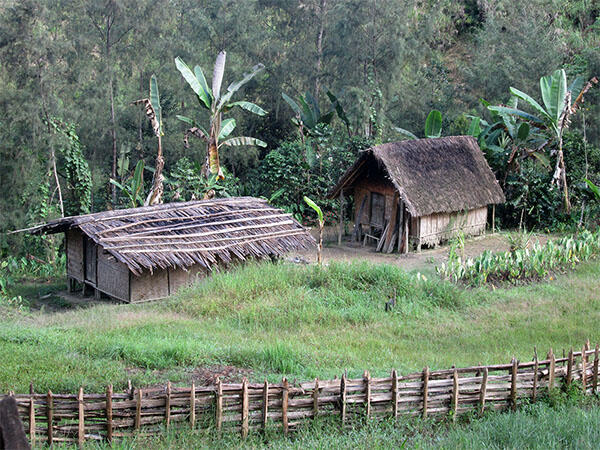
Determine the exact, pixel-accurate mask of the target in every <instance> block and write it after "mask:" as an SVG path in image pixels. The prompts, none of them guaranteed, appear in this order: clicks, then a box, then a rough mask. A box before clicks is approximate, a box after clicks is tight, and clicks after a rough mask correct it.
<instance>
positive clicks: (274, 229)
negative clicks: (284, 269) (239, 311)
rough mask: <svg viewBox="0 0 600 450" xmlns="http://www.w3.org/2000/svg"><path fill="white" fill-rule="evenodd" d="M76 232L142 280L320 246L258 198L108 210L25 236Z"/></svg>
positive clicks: (39, 228) (50, 224)
mask: <svg viewBox="0 0 600 450" xmlns="http://www.w3.org/2000/svg"><path fill="white" fill-rule="evenodd" d="M75 228H78V229H80V230H81V231H83V233H85V235H87V236H88V237H89V238H90V239H92V240H93V241H94V242H95V243H96V244H98V245H99V246H100V247H102V248H103V249H104V250H106V251H107V252H108V253H110V254H111V255H113V256H114V257H115V258H116V259H117V261H120V262H122V263H124V264H126V265H127V267H128V268H129V270H131V271H132V272H133V273H135V274H136V275H140V274H141V273H142V271H143V270H144V269H148V270H150V271H152V270H153V269H156V268H162V269H164V268H167V267H173V268H177V267H179V268H183V269H185V268H187V267H190V266H193V265H195V264H199V265H201V266H202V267H204V268H206V269H209V270H210V269H211V268H212V267H213V266H214V265H215V264H217V263H221V264H229V263H230V262H232V261H233V260H236V259H237V260H245V259H248V258H269V257H278V256H282V255H283V254H285V253H287V252H289V251H291V250H297V249H299V248H302V249H307V248H310V247H312V246H314V244H315V242H314V239H313V238H312V237H311V236H310V234H309V233H308V232H307V230H306V229H305V228H303V227H302V226H301V225H300V224H299V223H298V222H296V220H294V219H293V218H292V216H291V215H290V214H286V213H284V212H283V211H281V210H280V209H278V208H274V207H272V206H270V205H269V204H268V203H267V202H266V200H262V199H257V198H252V197H235V198H227V199H213V200H202V201H191V202H184V203H169V204H164V205H155V206H147V207H142V208H131V209H123V210H115V211H105V212H99V213H94V214H88V215H84V216H74V217H65V218H62V219H57V220H54V221H51V222H48V223H47V224H44V225H39V226H36V227H33V228H29V229H27V230H21V231H28V232H31V233H60V232H66V231H68V230H71V229H75Z"/></svg>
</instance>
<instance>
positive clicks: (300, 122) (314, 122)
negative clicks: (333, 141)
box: [281, 91, 350, 139]
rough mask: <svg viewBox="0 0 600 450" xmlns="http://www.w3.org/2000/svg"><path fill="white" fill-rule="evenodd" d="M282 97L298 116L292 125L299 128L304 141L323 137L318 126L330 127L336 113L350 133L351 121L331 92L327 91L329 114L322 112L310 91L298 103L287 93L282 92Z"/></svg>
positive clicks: (301, 96)
mask: <svg viewBox="0 0 600 450" xmlns="http://www.w3.org/2000/svg"><path fill="white" fill-rule="evenodd" d="M281 96H282V97H283V99H284V100H285V101H286V103H287V104H288V105H290V108H292V111H294V113H295V114H296V117H294V118H293V119H292V123H293V124H294V125H296V126H297V127H298V131H299V133H300V136H301V137H302V139H304V136H305V135H310V136H322V135H323V133H322V132H321V130H320V128H319V126H318V125H330V124H331V121H332V120H333V116H334V114H336V113H337V115H338V117H339V118H340V119H341V120H342V122H344V124H345V125H346V128H347V130H348V133H350V121H349V120H348V117H347V116H346V113H345V111H344V108H343V107H342V105H341V104H340V102H339V101H338V99H337V97H336V96H335V95H334V94H333V93H332V92H331V91H327V97H328V98H329V101H330V102H331V105H330V106H329V109H328V110H327V112H323V111H321V108H319V102H318V101H317V99H316V98H315V97H314V96H313V95H312V94H311V93H310V92H308V91H307V92H306V93H305V94H304V95H300V96H299V97H298V101H297V102H296V101H295V100H294V99H292V98H291V97H290V96H289V95H287V94H286V93H285V92H282V93H281Z"/></svg>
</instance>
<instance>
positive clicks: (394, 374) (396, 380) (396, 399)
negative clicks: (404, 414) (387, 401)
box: [392, 369, 398, 419]
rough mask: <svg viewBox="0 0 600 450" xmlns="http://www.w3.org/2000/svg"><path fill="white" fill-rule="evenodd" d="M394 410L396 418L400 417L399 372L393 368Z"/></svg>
mask: <svg viewBox="0 0 600 450" xmlns="http://www.w3.org/2000/svg"><path fill="white" fill-rule="evenodd" d="M392 411H393V412H394V419H397V418H398V373H397V372H396V369H392Z"/></svg>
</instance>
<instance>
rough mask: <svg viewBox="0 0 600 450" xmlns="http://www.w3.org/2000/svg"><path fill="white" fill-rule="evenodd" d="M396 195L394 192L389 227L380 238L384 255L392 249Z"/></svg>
mask: <svg viewBox="0 0 600 450" xmlns="http://www.w3.org/2000/svg"><path fill="white" fill-rule="evenodd" d="M397 219H398V193H397V192H394V198H393V200H392V212H391V214H390V222H389V224H390V226H389V230H388V232H387V234H384V235H382V236H381V238H382V239H385V243H384V244H383V248H382V251H383V252H385V253H391V249H392V248H393V247H394V239H393V236H394V235H396V229H397V228H398V221H397Z"/></svg>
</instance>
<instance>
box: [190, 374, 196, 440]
mask: <svg viewBox="0 0 600 450" xmlns="http://www.w3.org/2000/svg"><path fill="white" fill-rule="evenodd" d="M190 427H191V428H192V430H193V429H194V428H196V383H194V382H193V381H192V387H191V388H190Z"/></svg>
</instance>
